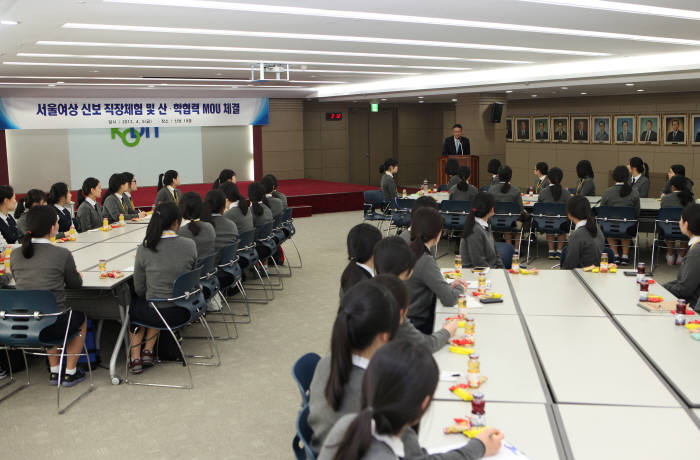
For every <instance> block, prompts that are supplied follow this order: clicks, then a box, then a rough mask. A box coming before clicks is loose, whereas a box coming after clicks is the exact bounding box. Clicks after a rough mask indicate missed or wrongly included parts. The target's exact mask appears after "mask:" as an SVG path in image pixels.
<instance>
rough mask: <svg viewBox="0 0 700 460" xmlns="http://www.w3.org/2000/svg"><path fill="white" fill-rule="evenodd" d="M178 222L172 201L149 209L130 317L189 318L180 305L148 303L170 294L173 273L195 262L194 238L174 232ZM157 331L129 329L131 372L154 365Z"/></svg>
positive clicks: (148, 320)
mask: <svg viewBox="0 0 700 460" xmlns="http://www.w3.org/2000/svg"><path fill="white" fill-rule="evenodd" d="M181 222H182V216H181V215H180V210H179V209H178V207H177V206H176V205H175V203H172V202H165V203H161V204H159V205H158V206H156V208H155V210H154V211H153V215H152V216H151V220H150V222H149V223H148V227H147V228H146V238H144V240H143V244H141V245H140V246H139V247H138V249H137V250H136V259H135V261H134V278H133V279H134V291H135V292H136V296H137V297H136V298H135V299H133V304H132V305H131V308H130V309H129V317H130V318H131V320H132V321H138V322H142V323H145V324H152V325H154V326H155V325H159V326H162V325H163V319H164V320H165V322H166V323H168V325H170V326H178V325H180V324H183V323H185V322H186V321H187V320H188V319H189V318H190V313H189V311H188V310H187V309H186V308H184V307H178V306H176V305H166V304H163V303H160V304H157V305H156V306H157V308H158V312H156V311H155V310H154V309H153V307H152V306H151V305H150V304H148V299H153V298H161V299H167V298H170V297H172V295H173V283H174V282H175V280H176V279H177V277H178V276H180V275H181V274H182V273H184V272H187V271H190V270H193V269H194V268H195V267H196V266H197V247H196V245H195V243H194V241H192V240H191V239H189V238H182V237H180V236H178V235H177V232H178V230H179V229H180V223H181ZM158 313H160V315H159V314H158ZM161 316H162V317H163V319H161ZM158 333H159V331H158V329H152V328H144V327H141V326H134V327H132V329H131V330H130V331H129V336H130V337H131V354H130V360H129V370H130V371H131V373H133V374H140V373H141V372H143V369H144V368H148V367H151V366H153V365H154V359H153V358H154V356H153V346H154V345H155V343H156V339H157V338H158ZM144 335H145V338H146V339H145V341H144ZM142 346H143V348H141V347H142Z"/></svg>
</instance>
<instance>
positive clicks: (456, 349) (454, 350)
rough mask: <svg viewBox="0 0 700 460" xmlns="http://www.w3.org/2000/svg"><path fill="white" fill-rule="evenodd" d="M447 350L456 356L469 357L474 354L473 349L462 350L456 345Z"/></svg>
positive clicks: (462, 348)
mask: <svg viewBox="0 0 700 460" xmlns="http://www.w3.org/2000/svg"><path fill="white" fill-rule="evenodd" d="M449 350H450V352H452V353H456V354H458V355H471V354H472V353H474V349H473V348H464V347H460V346H456V345H450V348H449Z"/></svg>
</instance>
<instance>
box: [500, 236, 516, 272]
mask: <svg viewBox="0 0 700 460" xmlns="http://www.w3.org/2000/svg"><path fill="white" fill-rule="evenodd" d="M496 252H497V253H498V255H499V256H500V257H501V260H502V261H503V265H505V268H507V269H509V270H510V268H511V267H512V266H513V254H515V248H514V247H513V245H510V244H508V243H501V242H497V243H496Z"/></svg>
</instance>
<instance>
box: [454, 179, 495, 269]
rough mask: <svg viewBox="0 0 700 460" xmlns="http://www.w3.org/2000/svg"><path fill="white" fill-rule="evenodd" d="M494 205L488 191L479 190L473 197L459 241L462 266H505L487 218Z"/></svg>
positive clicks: (493, 200)
mask: <svg viewBox="0 0 700 460" xmlns="http://www.w3.org/2000/svg"><path fill="white" fill-rule="evenodd" d="M495 205H496V200H495V199H494V197H493V195H491V194H490V193H487V192H479V193H478V194H477V195H476V198H474V201H473V202H472V209H471V212H470V213H469V215H468V216H467V220H466V222H465V223H464V232H463V236H462V238H461V240H460V242H459V253H460V255H461V256H462V266H463V267H491V268H504V267H505V265H503V260H501V256H500V255H498V251H496V242H495V241H494V239H493V233H492V232H491V229H490V228H489V218H490V217H491V216H493V213H494V206H495Z"/></svg>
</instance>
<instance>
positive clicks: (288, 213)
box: [282, 208, 292, 224]
mask: <svg viewBox="0 0 700 460" xmlns="http://www.w3.org/2000/svg"><path fill="white" fill-rule="evenodd" d="M291 220H292V208H286V209H285V210H284V212H282V222H283V223H285V224H286V223H288V222H291Z"/></svg>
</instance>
